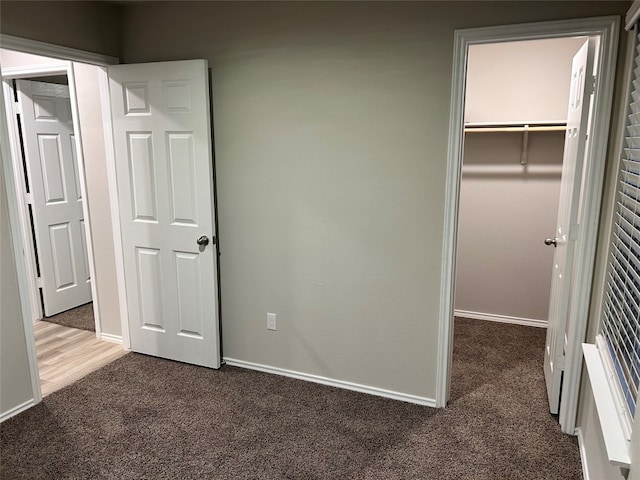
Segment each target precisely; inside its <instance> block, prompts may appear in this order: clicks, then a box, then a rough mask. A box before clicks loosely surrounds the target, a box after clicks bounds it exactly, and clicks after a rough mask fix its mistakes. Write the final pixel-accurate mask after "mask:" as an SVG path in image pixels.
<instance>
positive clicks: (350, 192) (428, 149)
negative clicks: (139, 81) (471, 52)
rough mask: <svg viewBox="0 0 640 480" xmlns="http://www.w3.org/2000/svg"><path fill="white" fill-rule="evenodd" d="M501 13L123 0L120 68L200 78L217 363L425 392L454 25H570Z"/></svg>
mask: <svg viewBox="0 0 640 480" xmlns="http://www.w3.org/2000/svg"><path fill="white" fill-rule="evenodd" d="M185 5H188V8H185ZM497 5H499V8H497V7H496V5H490V4H486V3H482V4H477V3H465V4H461V3H458V2H456V3H455V4H450V3H401V4H400V3H393V2H392V3H367V4H360V3H326V4H317V3H313V4H308V3H307V4H296V3H287V4H279V3H268V4H260V3H256V4H251V7H250V8H247V4H233V3H223V4H214V3H189V4H184V3H180V4H175V3H162V4H153V8H149V6H148V5H147V4H144V5H141V4H132V5H129V6H127V8H126V10H125V12H124V16H123V21H124V23H123V29H122V33H123V43H122V46H123V50H122V51H123V57H124V60H125V61H126V62H139V61H154V60H171V59H182V58H193V57H202V58H206V59H208V60H209V62H210V65H211V67H212V73H213V89H214V91H213V103H214V129H215V154H216V169H217V182H218V209H219V214H220V215H219V223H220V224H219V227H220V247H221V251H222V257H221V259H220V268H221V277H222V278H221V288H222V327H223V349H224V354H225V356H228V357H232V358H237V359H241V360H245V361H249V362H256V363H261V364H266V365H270V366H274V367H280V368H285V369H290V370H296V371H302V372H306V373H311V374H316V375H323V376H327V377H331V378H336V379H339V380H345V381H351V382H356V383H362V384H366V385H371V386H376V387H382V388H387V389H390V390H396V391H400V392H404V393H410V394H415V395H421V396H424V397H428V398H433V397H434V395H435V378H436V352H437V348H436V347H437V345H436V338H437V331H438V310H439V306H440V297H439V291H440V262H441V248H442V223H443V210H444V182H445V168H446V148H447V134H448V131H447V129H448V125H447V120H448V116H449V95H450V87H451V60H452V41H453V30H454V29H455V28H462V27H468V26H482V25H495V24H501V23H518V22H523V21H533V20H544V19H555V18H566V17H569V18H570V17H575V16H576V15H577V12H576V5H577V4H574V3H571V4H566V3H555V2H554V3H549V4H545V5H541V4H539V3H536V4H535V5H534V4H529V3H526V4H522V3H518V4H505V3H499V4H497ZM625 9H626V4H617V5H616V4H612V3H607V4H602V3H598V4H593V3H584V4H580V5H579V11H580V16H590V15H594V14H602V13H612V12H618V13H621V12H623V11H624V10H625ZM159 31H162V32H173V34H172V35H170V36H158V37H157V38H156V37H155V36H153V32H159ZM151 38H153V41H150V39H151ZM266 312H276V313H277V314H278V320H279V322H278V325H279V328H278V331H277V332H268V331H267V330H266V328H265V314H266Z"/></svg>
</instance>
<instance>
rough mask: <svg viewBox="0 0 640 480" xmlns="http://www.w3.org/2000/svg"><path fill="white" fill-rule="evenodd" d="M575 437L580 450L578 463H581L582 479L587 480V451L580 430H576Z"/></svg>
mask: <svg viewBox="0 0 640 480" xmlns="http://www.w3.org/2000/svg"><path fill="white" fill-rule="evenodd" d="M576 436H577V437H578V447H579V448H580V461H581V462H582V478H583V480H589V478H590V477H589V466H588V464H587V450H586V448H585V446H584V436H583V435H582V429H581V428H580V427H577V428H576Z"/></svg>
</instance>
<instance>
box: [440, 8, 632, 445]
mask: <svg viewBox="0 0 640 480" xmlns="http://www.w3.org/2000/svg"><path fill="white" fill-rule="evenodd" d="M619 29H620V19H619V18H618V17H616V16H609V17H593V18H585V19H574V20H561V21H551V22H541V23H529V24H519V25H506V26H497V27H483V28H473V29H464V30H456V31H455V36H454V58H453V71H452V85H451V104H450V105H451V109H450V117H449V141H448V152H447V176H446V193H445V215H444V226H443V245H442V264H441V291H440V293H441V295H440V298H441V304H440V313H439V332H438V368H437V379H436V382H437V384H436V401H437V406H438V407H445V406H446V403H447V399H448V396H449V389H450V384H451V353H452V344H453V313H454V294H455V265H456V242H457V229H458V225H457V218H458V202H459V196H460V178H461V167H462V151H463V147H462V141H463V128H464V121H463V112H464V92H465V82H466V65H467V57H468V50H469V46H470V45H475V44H484V43H494V42H504V41H517V40H536V39H544V38H558V37H575V36H589V37H598V38H599V40H600V42H599V46H598V51H597V58H598V65H597V70H596V76H597V84H596V91H595V95H594V98H593V105H594V107H593V124H592V125H591V129H590V131H589V138H590V139H591V141H590V142H589V143H590V145H589V149H588V156H589V157H588V158H590V159H592V160H593V161H591V162H588V165H587V166H586V170H585V172H584V177H583V178H584V182H583V188H584V189H585V192H587V193H586V195H585V197H586V198H585V202H584V204H583V205H582V209H581V212H580V219H579V221H580V223H581V224H582V225H584V229H583V231H582V232H581V238H580V240H579V242H578V245H577V246H576V252H575V260H574V262H575V265H574V266H575V268H574V279H575V281H574V282H573V286H572V296H571V306H570V317H569V323H570V331H569V332H568V334H567V338H568V349H567V357H566V364H565V378H564V383H563V389H562V398H563V400H562V405H561V406H560V425H561V427H562V430H563V431H564V432H565V433H570V434H573V433H574V430H575V420H576V410H577V401H578V392H579V387H580V375H581V370H582V362H581V352H580V342H581V341H582V340H583V339H584V337H585V333H586V326H587V315H588V309H589V295H590V290H591V284H592V281H593V265H594V261H595V245H596V240H597V229H598V216H599V213H600V204H601V199H602V184H603V179H604V166H605V160H606V157H607V155H606V153H607V138H608V133H609V123H610V121H611V108H612V100H613V86H614V77H615V64H616V53H617V49H618V37H619V33H618V32H619Z"/></svg>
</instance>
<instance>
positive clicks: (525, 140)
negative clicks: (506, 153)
mask: <svg viewBox="0 0 640 480" xmlns="http://www.w3.org/2000/svg"><path fill="white" fill-rule="evenodd" d="M528 150H529V125H525V126H524V130H523V131H522V153H521V155H520V165H526V164H527V153H528Z"/></svg>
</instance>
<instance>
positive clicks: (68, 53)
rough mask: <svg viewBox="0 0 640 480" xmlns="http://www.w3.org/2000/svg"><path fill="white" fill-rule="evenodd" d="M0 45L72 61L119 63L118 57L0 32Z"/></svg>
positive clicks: (96, 63)
mask: <svg viewBox="0 0 640 480" xmlns="http://www.w3.org/2000/svg"><path fill="white" fill-rule="evenodd" d="M0 45H2V48H6V49H9V50H15V51H17V52H23V53H30V54H32V55H42V56H44V57H51V58H60V59H62V60H70V61H72V62H83V63H90V64H92V65H114V64H117V63H120V60H119V59H118V57H111V56H109V55H103V54H101V53H94V52H87V51H85V50H78V49H75V48H69V47H63V46H61V45H54V44H52V43H45V42H39V41H37V40H30V39H28V38H22V37H14V36H13V35H5V34H0Z"/></svg>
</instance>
